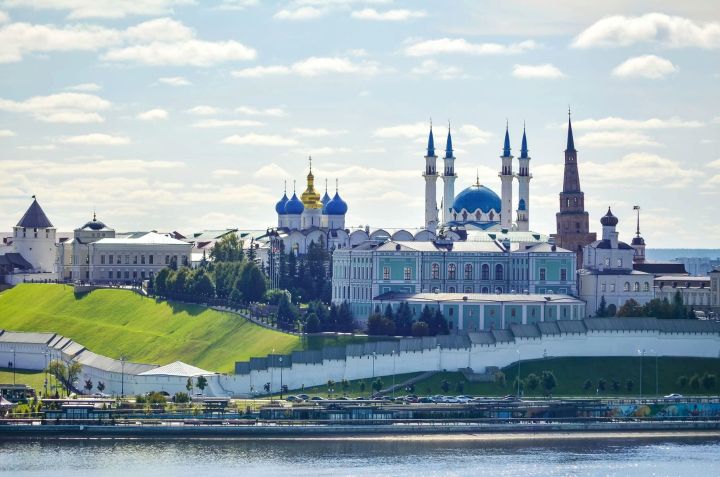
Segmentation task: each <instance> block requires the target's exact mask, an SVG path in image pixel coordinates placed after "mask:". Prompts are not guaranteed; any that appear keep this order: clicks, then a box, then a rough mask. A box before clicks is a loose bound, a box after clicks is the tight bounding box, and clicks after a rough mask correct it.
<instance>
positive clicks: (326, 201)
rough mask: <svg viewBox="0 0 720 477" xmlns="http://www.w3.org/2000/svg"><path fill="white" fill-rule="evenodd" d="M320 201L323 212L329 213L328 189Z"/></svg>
mask: <svg viewBox="0 0 720 477" xmlns="http://www.w3.org/2000/svg"><path fill="white" fill-rule="evenodd" d="M320 202H322V213H323V214H327V205H328V202H330V196H329V195H328V193H327V190H326V191H325V195H324V196H323V198H322V200H321V201H320Z"/></svg>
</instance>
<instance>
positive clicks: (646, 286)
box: [643, 282, 650, 292]
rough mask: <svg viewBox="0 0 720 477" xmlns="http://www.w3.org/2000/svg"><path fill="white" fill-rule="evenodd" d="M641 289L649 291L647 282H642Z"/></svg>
mask: <svg viewBox="0 0 720 477" xmlns="http://www.w3.org/2000/svg"><path fill="white" fill-rule="evenodd" d="M643 291H644V292H649V291H650V284H649V283H648V282H645V283H643Z"/></svg>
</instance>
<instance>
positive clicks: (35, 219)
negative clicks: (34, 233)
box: [17, 196, 53, 229]
mask: <svg viewBox="0 0 720 477" xmlns="http://www.w3.org/2000/svg"><path fill="white" fill-rule="evenodd" d="M52 226H53V224H52V222H50V220H49V219H48V218H47V215H45V212H44V211H43V210H42V207H40V204H38V201H37V199H36V198H35V196H33V203H32V204H30V207H29V208H28V210H27V212H25V215H23V216H22V219H20V222H18V224H17V227H25V228H27V229H47V228H51V227H52Z"/></svg>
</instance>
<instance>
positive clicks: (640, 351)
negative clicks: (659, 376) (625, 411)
mask: <svg viewBox="0 0 720 477" xmlns="http://www.w3.org/2000/svg"><path fill="white" fill-rule="evenodd" d="M637 352H638V354H639V355H640V399H642V383H643V356H644V355H645V350H644V349H638V350H637Z"/></svg>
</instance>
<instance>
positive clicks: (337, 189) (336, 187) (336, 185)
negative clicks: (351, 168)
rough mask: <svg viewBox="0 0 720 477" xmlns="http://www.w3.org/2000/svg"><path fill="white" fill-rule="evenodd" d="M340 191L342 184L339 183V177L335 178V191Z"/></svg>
mask: <svg viewBox="0 0 720 477" xmlns="http://www.w3.org/2000/svg"><path fill="white" fill-rule="evenodd" d="M338 192H340V186H339V185H338V178H337V177H336V178H335V193H336V194H337V193H338Z"/></svg>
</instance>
